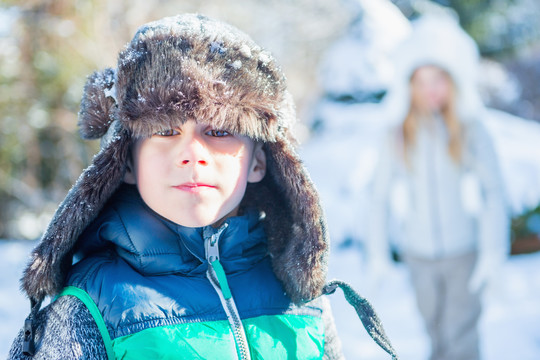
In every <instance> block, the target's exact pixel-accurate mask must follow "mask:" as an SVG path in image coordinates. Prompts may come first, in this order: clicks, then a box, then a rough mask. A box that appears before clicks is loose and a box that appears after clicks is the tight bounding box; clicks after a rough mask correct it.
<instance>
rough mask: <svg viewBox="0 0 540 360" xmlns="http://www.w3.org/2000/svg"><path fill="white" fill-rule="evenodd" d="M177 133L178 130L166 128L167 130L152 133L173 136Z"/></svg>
mask: <svg viewBox="0 0 540 360" xmlns="http://www.w3.org/2000/svg"><path fill="white" fill-rule="evenodd" d="M178 134H180V132H179V131H178V130H175V129H167V130H161V131H158V132H156V133H155V134H154V135H157V136H174V135H178Z"/></svg>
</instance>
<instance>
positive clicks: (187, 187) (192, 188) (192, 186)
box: [173, 182, 216, 193]
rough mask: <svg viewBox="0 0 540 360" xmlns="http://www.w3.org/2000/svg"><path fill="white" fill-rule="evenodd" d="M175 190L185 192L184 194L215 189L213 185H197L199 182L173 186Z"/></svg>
mask: <svg viewBox="0 0 540 360" xmlns="http://www.w3.org/2000/svg"><path fill="white" fill-rule="evenodd" d="M173 187H174V188H175V189H178V190H182V191H186V192H192V193H194V192H199V191H201V190H204V189H215V188H216V187H215V186H213V185H209V184H205V183H199V182H187V183H183V184H180V185H175V186H173Z"/></svg>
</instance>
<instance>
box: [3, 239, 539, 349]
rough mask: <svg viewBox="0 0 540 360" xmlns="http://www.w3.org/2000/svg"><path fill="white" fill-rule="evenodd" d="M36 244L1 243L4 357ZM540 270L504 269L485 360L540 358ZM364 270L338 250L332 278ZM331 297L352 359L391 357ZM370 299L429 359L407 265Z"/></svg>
mask: <svg viewBox="0 0 540 360" xmlns="http://www.w3.org/2000/svg"><path fill="white" fill-rule="evenodd" d="M33 245H34V244H33V243H31V242H28V241H25V242H16V241H0V273H1V274H2V277H1V280H0V323H1V324H2V326H0V356H2V354H7V352H8V351H9V347H10V344H11V342H12V340H13V338H14V337H15V336H16V334H17V332H18V331H19V329H20V328H21V326H22V324H23V321H24V318H25V317H26V315H27V312H28V310H29V303H28V301H27V300H26V299H25V297H24V296H23V295H22V294H21V293H20V292H19V285H18V280H19V278H20V275H21V271H22V269H23V268H24V265H25V263H26V259H27V256H28V254H29V253H30V250H31V248H32V246H33ZM539 268H540V253H536V254H531V255H519V256H512V257H511V258H510V260H509V261H508V263H507V264H506V265H505V267H504V272H503V274H504V279H503V280H502V281H501V283H500V284H497V285H498V286H497V287H496V289H493V291H491V292H489V293H488V294H487V296H486V297H485V301H484V302H485V311H484V316H483V318H482V322H481V334H482V350H483V353H484V357H483V359H484V360H508V359H519V360H537V359H540V306H539V304H540V272H539V271H538V269H539ZM361 269H362V256H361V251H360V250H359V249H358V248H356V247H355V246H349V247H342V248H340V247H337V246H336V247H334V249H333V251H332V255H331V257H330V274H329V276H330V278H339V279H342V280H345V281H347V282H349V283H350V284H352V285H353V286H354V287H355V288H356V289H358V290H360V291H361V290H362V288H363V286H362V285H363V279H364V277H363V276H362V270H361ZM330 299H331V302H332V306H333V308H334V315H335V318H336V325H337V328H338V331H339V334H340V336H341V339H342V342H343V347H344V350H345V354H346V357H347V359H366V360H378V359H385V360H386V359H389V356H388V355H387V354H386V353H385V352H384V351H383V350H382V349H380V348H379V347H378V346H377V345H376V344H375V343H374V342H373V340H371V338H369V336H368V335H367V333H366V331H365V330H364V328H363V327H362V324H361V322H360V320H358V318H357V316H356V313H355V312H354V310H353V308H352V307H351V306H350V305H349V304H347V302H346V301H345V299H344V297H343V294H342V293H341V291H340V290H338V291H337V292H336V293H335V294H333V295H331V298H330ZM369 300H370V301H371V303H372V304H373V306H374V307H375V309H376V310H377V312H378V314H379V316H380V318H381V319H382V321H383V325H384V327H385V330H386V333H387V335H388V336H389V337H390V340H391V341H392V343H393V345H394V348H395V349H396V351H397V352H398V355H399V356H400V359H401V360H409V359H410V360H422V359H426V358H427V354H428V351H429V348H428V346H429V345H428V343H427V339H426V335H425V333H424V329H423V326H422V323H421V321H420V318H419V315H418V313H417V310H416V307H415V302H414V301H415V300H414V295H413V292H412V289H411V287H410V284H409V279H408V276H407V272H406V270H405V269H404V268H403V266H401V265H399V264H398V265H396V267H395V269H394V271H393V273H392V274H391V275H390V276H389V278H388V282H387V283H385V284H384V286H382V287H381V289H380V291H379V292H377V294H374V295H373V297H370V298H369ZM4 356H5V355H4Z"/></svg>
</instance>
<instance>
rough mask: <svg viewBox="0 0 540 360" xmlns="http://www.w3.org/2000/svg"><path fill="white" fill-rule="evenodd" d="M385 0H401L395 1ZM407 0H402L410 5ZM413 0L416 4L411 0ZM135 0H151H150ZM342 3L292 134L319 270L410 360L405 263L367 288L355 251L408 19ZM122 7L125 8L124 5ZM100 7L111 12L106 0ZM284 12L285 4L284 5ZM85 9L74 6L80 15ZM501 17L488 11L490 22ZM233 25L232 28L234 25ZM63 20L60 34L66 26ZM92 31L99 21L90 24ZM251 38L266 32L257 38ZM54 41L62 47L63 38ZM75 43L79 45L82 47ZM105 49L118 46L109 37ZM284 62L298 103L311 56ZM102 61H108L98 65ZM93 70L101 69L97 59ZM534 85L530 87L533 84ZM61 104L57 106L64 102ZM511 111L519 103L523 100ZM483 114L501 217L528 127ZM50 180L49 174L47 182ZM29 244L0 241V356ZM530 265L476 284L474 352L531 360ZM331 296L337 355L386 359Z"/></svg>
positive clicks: (521, 177) (493, 82)
mask: <svg viewBox="0 0 540 360" xmlns="http://www.w3.org/2000/svg"><path fill="white" fill-rule="evenodd" d="M143 2H144V1H137V2H135V3H136V5H134V6H133V8H135V6H140V5H141V4H142V3H143ZM165 2H166V1H165ZM397 2H401V3H406V2H407V1H397ZM412 2H414V1H410V3H412ZM416 2H417V3H420V1H416ZM147 3H148V4H151V2H150V1H148V2H147ZM176 3H177V2H174V4H176ZM205 3H206V4H207V8H206V9H200V11H201V12H206V13H210V14H212V12H214V13H213V15H214V16H219V15H220V12H219V11H218V10H219V9H218V7H217V6H214V7H212V6H211V3H212V2H210V1H208V2H205ZM321 3H322V2H321ZM349 3H351V4H353V3H354V4H355V6H356V7H358V6H361V7H362V12H361V16H360V15H358V16H356V18H355V19H356V20H354V21H353V22H352V23H351V24H350V25H349V26H348V28H347V31H344V33H343V35H342V36H341V37H340V38H338V39H337V40H336V41H334V42H333V44H332V45H331V46H329V47H328V49H327V50H326V51H325V55H324V56H323V57H322V58H321V59H320V65H319V68H320V72H319V76H318V81H319V82H320V88H321V92H323V93H324V96H322V95H321V96H320V98H319V99H318V100H317V101H315V102H314V104H313V106H308V107H306V106H305V105H306V104H305V102H309V101H313V99H307V100H306V99H303V100H304V103H303V104H302V102H299V103H298V105H299V108H300V110H302V111H300V113H299V115H300V116H301V118H302V119H304V120H306V121H305V122H304V124H303V125H302V126H301V127H300V128H299V130H300V131H301V133H303V134H306V136H304V137H302V138H301V140H303V144H302V147H301V153H302V157H303V158H304V159H305V163H306V166H307V167H308V169H309V171H310V173H311V175H312V178H313V180H314V182H315V183H316V185H317V188H318V189H319V191H320V193H321V197H322V201H323V206H324V209H325V212H326V214H327V217H328V224H329V230H330V234H331V237H332V241H333V243H332V253H331V257H330V273H329V278H330V279H332V278H338V279H341V280H344V281H347V282H349V283H351V284H352V285H353V286H354V287H355V288H356V289H357V290H359V291H360V293H362V294H365V295H366V296H367V297H368V299H369V300H370V301H371V302H372V304H373V305H374V307H375V309H376V310H377V312H378V314H379V316H380V317H381V319H382V321H383V324H384V327H385V329H386V332H387V334H388V336H389V337H390V339H391V341H392V343H393V345H394V347H395V349H396V350H397V352H398V354H399V355H400V358H401V359H402V360H403V359H405V360H422V359H426V358H427V355H428V354H429V345H428V342H427V338H426V334H425V332H424V329H423V325H422V323H421V320H420V317H419V314H418V312H417V309H416V305H415V299H414V293H413V292H412V289H411V286H410V281H409V278H408V273H407V271H406V269H405V268H404V267H403V265H402V264H400V263H396V264H395V266H394V268H393V271H392V273H391V274H389V276H388V279H387V281H386V282H385V283H384V284H381V286H380V287H379V288H378V289H377V290H376V291H374V290H373V289H367V288H366V287H365V284H366V283H367V281H366V276H365V274H364V273H363V262H364V259H363V252H362V238H363V235H364V234H363V229H364V228H365V226H364V225H365V223H364V222H365V219H366V216H365V214H366V212H367V211H368V209H367V204H368V202H367V196H368V191H369V185H370V181H371V176H372V172H373V170H374V168H375V166H376V163H377V156H378V147H379V145H380V139H381V136H382V134H383V133H384V131H385V129H386V127H387V125H388V124H381V123H377V122H376V121H373V119H376V118H377V117H376V116H374V114H376V111H377V101H379V100H380V98H381V96H382V95H383V94H384V90H385V87H386V86H387V85H388V82H389V81H390V79H391V77H392V65H391V61H390V60H391V59H389V57H388V54H389V53H390V52H391V50H392V48H393V47H394V46H395V44H396V43H397V42H398V41H399V40H401V39H402V37H403V36H405V35H406V34H407V32H408V31H409V26H410V24H409V22H408V20H407V19H406V18H405V17H404V16H403V14H402V13H401V12H400V11H399V10H398V9H397V8H396V7H395V6H393V5H392V4H391V3H390V1H384V0H371V1H360V0H358V1H353V0H351V1H349ZM423 3H428V2H426V1H424V2H423ZM513 3H515V4H518V3H527V1H526V0H520V1H515V2H513ZM529 3H530V2H529ZM111 4H112V3H111ZM114 4H116V5H115V6H118V7H121V5H118V4H120V2H118V3H117V2H115V3H114ZM168 4H169V5H168V6H171V7H172V6H176V5H171V4H173V2H170V3H168ZM212 4H213V3H212ZM247 4H250V2H249V1H247V0H246V1H241V2H239V4H237V5H235V6H236V7H235V6H233V5H231V8H230V9H227V11H226V12H225V13H221V14H222V15H223V16H225V14H228V15H230V14H233V13H237V12H241V11H240V7H246V6H247ZM269 4H270V3H269ZM284 4H285V3H284ZM530 4H534V2H533V3H530ZM129 5H130V6H131V3H130V4H129ZM274 5H275V4H274V3H272V4H270V5H267V6H266V7H262V8H261V7H259V8H249V9H248V8H247V7H246V9H248V10H249V11H251V10H253V11H260V12H263V13H264V14H269V11H270V9H271V10H272V13H271V14H270V15H271V16H270V15H269V16H268V17H269V18H271V17H275V19H282V15H281V13H280V12H279V11H278V10H277V7H276V6H274ZM81 6H82V5H81ZM111 6H112V5H111ZM147 6H150V5H147ZM249 6H251V5H249ZM283 6H285V5H283ZM325 6H326V5H325ZM353 7H354V6H353ZM321 8H323V9H324V10H325V11H322V12H323V13H327V11H326V8H325V7H320V8H319V10H320V9H321ZM524 9H525V8H524ZM527 9H529V8H527ZM57 10H58V9H57ZM86 10H91V9H86ZM109 10H110V11H112V12H116V10H115V7H114V6H113V7H112V8H110V9H109ZM196 10H197V9H196ZM248 10H246V11H248ZM287 10H290V9H288V8H287ZM167 11H169V13H173V12H174V11H173V10H167ZM184 11H185V10H184ZM192 11H193V10H192ZM216 11H217V12H216ZM87 12H88V11H84V12H83V13H84V14H87ZM117 12H118V14H120V13H122V12H121V11H117ZM176 12H179V11H178V10H177V11H176ZM142 13H143V12H141V14H142ZM0 14H2V13H1V12H0ZM122 14H123V13H122ZM522 14H525V15H527V14H529V15H530V14H533V12H531V11H523V12H522ZM127 15H128V16H127V18H128V19H131V20H130V21H132V22H134V23H135V22H137V23H141V22H142V20H141V19H140V16H141V15H140V14H139V16H138V17H137V16H135V15H136V14H134V13H133V12H131V13H130V14H127ZM316 15H317V14H316V13H314V14H310V13H306V15H305V19H303V18H302V19H300V21H303V22H304V23H303V25H304V26H300V27H299V29H300V28H301V29H303V31H304V33H298V29H297V28H294V29H293V30H294V32H295V33H297V34H298V37H297V39H299V38H301V37H302V36H304V37H306V36H312V37H313V38H312V39H311V40H310V42H309V43H310V44H311V45H312V47H311V48H309V49H307V50H306V49H302V48H301V47H300V46H299V43H298V42H294V41H293V42H292V44H293V46H294V50H295V51H298V52H304V53H306V54H308V56H306V58H309V61H311V62H315V61H318V60H319V59H317V58H315V57H313V56H311V54H313V53H314V52H315V51H319V50H320V49H318V48H317V47H316V46H315V45H317V44H320V43H321V42H320V39H322V38H323V35H322V34H318V33H317V32H316V31H314V29H315V30H317V29H319V31H322V29H325V28H328V27H330V26H333V25H328V24H327V26H326V27H325V26H321V25H320V24H319V23H318V22H317V21H315V20H316V19H317V16H316ZM518 15H519V12H516V11H514V12H513V17H512V19H514V20H515V21H514V20H512V21H514V22H515V23H516V24H520V23H522V24H525V23H526V22H525V21H521V20H520V18H519V16H518ZM529 17H530V16H529ZM8 18H9V19H11V18H12V17H10V16H8V17H5V16H4V19H3V18H0V23H2V24H4V25H5V24H7V22H5V21H4V20H6V19H8ZM84 18H85V19H91V18H92V17H88V16H84ZM244 18H246V17H244ZM509 18H510V17H507V18H505V19H506V20H507V19H509ZM310 19H311V20H310ZM332 19H333V21H334V23H333V24H335V23H338V22H339V19H340V18H337V17H330V16H327V21H330V20H332ZM505 19H499V21H503V20H505ZM289 20H290V21H289V25H288V26H289V27H292V24H296V23H294V22H293V20H297V19H296V17H294V16H293V15H291V17H290V19H289ZM70 21H71V20H70ZM269 21H270V22H271V23H272V24H273V26H274V28H268V27H266V25H265V24H266V23H264V22H261V23H260V26H259V28H260V29H259V28H255V30H256V31H257V30H260V32H259V35H258V36H259V37H258V38H259V39H262V42H263V43H265V45H266V46H268V47H269V48H270V49H271V50H273V51H274V52H275V53H276V54H277V56H278V58H280V57H281V58H284V54H286V53H290V49H289V48H285V47H283V48H280V47H279V46H278V45H275V43H276V44H277V43H279V44H282V43H284V41H283V39H289V38H290V37H289V36H288V33H287V32H286V31H285V32H284V31H283V30H282V29H280V28H279V27H280V25H279V22H278V21H271V19H270V20H269ZM310 21H311V22H310ZM61 24H62V26H63V27H61V28H58V29H59V30H58V31H60V30H61V29H63V30H62V32H63V34H64V35H63V36H67V35H66V34H65V28H66V27H68V26H67V25H69V23H68V20H65V21H63V22H61ZM309 24H311V25H309ZM72 25H73V24H72ZM237 25H242V23H241V22H240V23H239V24H237ZM308 25H309V26H308ZM6 26H7V25H6ZM73 26H74V25H73ZM73 26H72V28H71V31H75V28H74V27H73ZM100 26H101V24H100ZM246 27H247V26H246ZM68 28H69V27H68ZM95 29H98V30H99V29H106V28H104V27H95ZM280 30H281V31H280ZM289 30H290V29H289ZM96 31H97V30H96ZM260 34H266V35H265V37H264V36H263V37H261V36H262V35H260ZM103 36H104V35H103ZM317 36H318V37H317ZM325 36H326V35H325ZM66 43H68V44H69V42H66ZM77 44H78V46H79V47H82V46H83V45H79V43H77ZM88 46H89V48H91V49H92V50H91V53H96V54H99V55H100V56H101V55H102V51H95V46H97V45H96V44H92V43H90V44H89V45H88ZM79 47H78V48H79ZM114 48H115V49H116V48H118V46H116V45H115V46H114ZM3 49H4V51H7V50H5V49H9V48H8V47H3ZM109 50H110V49H107V51H106V52H107V53H108V54H109V53H110V54H109V55H111V54H112V53H113V51H112V50H111V51H109ZM70 51H71V50H70ZM103 52H105V51H103ZM0 53H1V50H0ZM70 54H71V53H70ZM0 55H1V54H0ZM70 56H71V55H70ZM291 57H292V58H294V59H296V60H297V59H298V58H299V57H298V54H295V55H294V56H291ZM14 59H15V58H14ZM39 59H41V60H43V61H45V60H47V61H49V63H50V61H52V59H51V58H48V57H47V56H45V55H44V54H41V57H40V58H38V60H39ZM289 60H290V59H289ZM296 63H298V65H297V68H292V67H290V66H289V67H287V66H285V69H289V70H288V72H287V75H288V76H289V77H290V80H292V81H291V82H290V83H292V84H293V87H292V92H293V95H296V98H297V100H298V99H299V98H301V97H299V96H298V95H297V94H298V93H302V92H305V91H307V88H311V87H312V88H315V85H314V84H313V83H309V82H306V81H305V79H304V78H301V79H297V78H296V77H297V76H298V75H297V74H298V73H299V72H298V71H296V70H299V68H301V67H305V66H306V64H308V65H309V64H311V63H302V62H298V61H296ZM47 64H48V63H47ZM107 65H110V64H109V63H107ZM286 65H287V64H286ZM92 66H94V64H92ZM95 67H96V68H99V67H103V66H102V65H101V64H100V65H99V66H95ZM483 71H484V72H485V74H484V75H485V76H484V79H486V80H485V84H484V85H485V89H486V98H490V99H499V100H501V99H502V100H504V101H505V102H506V103H508V104H510V103H511V104H521V103H520V102H519V101H520V99H521V98H522V93H521V89H520V88H519V86H518V85H516V82H515V79H512V78H511V77H508V76H506V74H505V73H504V72H502V71H501V69H500V67H498V66H497V65H494V64H493V63H486V65H485V66H484V67H483ZM84 73H85V74H87V73H88V71H86V70H85V71H84ZM73 76H75V75H73ZM310 78H314V77H313V76H312V77H310ZM81 79H83V78H80V79H79V80H77V81H79V82H77V81H73V80H72V82H73V86H72V87H73V88H76V89H78V90H77V91H80V89H82V85H81V84H80V81H82V80H81ZM298 83H301V84H304V87H299V86H298V85H294V84H298ZM534 86H536V87H537V84H534ZM69 94H71V95H72V98H73V99H75V100H73V103H74V104H75V103H76V102H77V101H78V99H79V98H80V97H79V94H78V93H76V92H74V91H72V90H69V91H68V92H67V95H69ZM74 94H75V95H74ZM67 95H65V96H64V97H66V96H67ZM71 95H70V96H71ZM63 106H64V107H66V106H65V104H64V105H63ZM531 106H532V105H531ZM518 107H519V108H520V109H527V107H526V106H521V105H520V106H518ZM22 108H26V107H22ZM34 110H35V109H34ZM75 112H76V111H75ZM43 113H44V111H41V112H39V111H37V112H36V111H33V112H32V113H31V114H30V113H29V115H28V116H29V117H28V118H29V119H30V120H31V121H30V123H32V124H33V123H35V121H34V122H32V121H33V120H32V119H33V117H32V116H33V115H32V114H34V115H35V114H38V115H39V114H41V115H43ZM489 114H490V116H489V118H487V119H486V120H485V121H486V126H487V127H488V129H489V131H490V133H491V134H492V136H493V138H494V143H495V146H496V151H497V153H498V155H499V158H500V161H501V164H500V165H501V169H502V171H503V177H504V180H505V185H506V193H507V195H508V200H509V202H510V204H511V210H512V213H513V214H514V215H517V214H520V213H521V212H523V211H525V210H528V209H531V208H534V207H535V206H536V205H537V204H538V203H540V124H539V123H538V122H533V121H530V120H526V119H522V118H519V117H516V116H512V115H509V114H508V113H504V112H501V111H496V110H490V112H489ZM30 115H32V116H30ZM72 115H73V116H74V114H72ZM14 119H15V117H14ZM36 121H37V120H36ZM49 121H52V120H49ZM64 121H65V122H66V123H68V122H69V123H70V124H75V123H76V121H75V120H73V119H69V121H68V120H64ZM40 124H42V123H40ZM32 126H34V125H32ZM43 126H45V125H43ZM72 126H74V125H72ZM308 130H311V135H310V136H307V134H308V133H309V131H308ZM68 132H69V136H70V137H72V136H73V133H74V132H75V129H73V128H71V129H69V131H68ZM69 144H70V143H68V145H69ZM68 145H66V148H69V149H70V152H71V153H74V152H73V151H71V150H72V147H71V145H69V146H68ZM66 168H68V167H67V166H66ZM69 168H70V169H71V168H74V169H75V170H76V171H75V170H74V173H76V175H78V173H79V172H80V169H79V165H76V166H73V165H72V166H71V167H69ZM17 181H19V179H17ZM57 183H60V182H58V181H57ZM16 184H19V182H17V183H16ZM19 189H20V187H19ZM23 189H24V188H23ZM32 193H35V189H31V188H28V193H24V192H23V193H22V194H23V195H24V196H19V197H21V198H24V199H26V198H30V200H32V198H31V197H30V195H29V194H32ZM29 203H31V204H30V205H32V206H31V208H41V209H42V208H44V206H38V205H35V203H34V202H32V201H29ZM52 210H53V209H52ZM52 210H51V209H47V212H46V213H44V214H37V215H35V216H30V217H25V216H18V217H17V219H18V220H17V221H18V222H17V224H19V225H20V226H19V227H20V228H21V229H27V230H28V229H30V230H32V231H30V232H29V235H28V237H33V236H35V231H40V229H43V227H44V224H45V223H46V221H48V219H49V218H50V215H51V211H52ZM535 224H536V225H535ZM535 224H532V227H535V226H536V229H537V232H539V233H540V220H539V221H537V222H536V223H535ZM35 229H37V230H35ZM21 234H23V233H21ZM23 235H24V234H23ZM34 245H35V242H32V241H7V240H3V241H0V274H1V275H0V324H1V326H0V357H1V356H3V355H4V354H7V351H8V349H9V346H10V344H11V342H12V340H13V338H14V337H15V335H16V334H17V332H18V331H19V329H20V328H21V326H22V324H23V321H24V318H25V316H26V315H27V313H28V311H29V302H28V301H27V300H26V299H25V298H24V296H23V295H22V294H21V293H20V292H19V288H18V280H19V278H20V276H21V273H22V270H23V268H24V265H25V263H26V259H27V256H28V254H29V253H30V250H31V248H32V247H33V246H34ZM538 269H540V253H534V254H529V255H517V256H512V257H510V258H509V260H508V262H507V263H506V264H505V265H504V268H503V269H502V271H501V277H500V279H499V280H498V281H497V283H493V284H491V285H492V286H491V287H490V288H489V289H488V291H487V292H486V294H485V297H484V299H483V301H484V313H483V316H482V320H481V324H480V330H481V335H482V339H481V341H482V343H481V346H482V352H483V360H507V359H519V360H533V359H534V360H538V359H540V306H539V304H540V271H538ZM331 301H332V305H333V307H334V313H335V317H336V323H337V328H338V331H339V333H340V336H341V338H342V342H343V348H344V350H345V355H346V357H347V358H348V359H373V360H376V359H388V356H387V355H386V354H385V353H384V351H383V350H381V349H380V348H379V347H378V346H377V345H376V344H375V343H374V342H373V341H372V340H371V338H369V336H368V335H367V333H366V332H365V330H364V329H363V327H362V325H361V322H360V320H358V319H357V315H356V314H355V312H354V310H353V308H352V307H351V306H349V305H348V304H347V303H346V301H345V300H344V297H343V295H342V293H341V291H340V290H338V291H337V292H336V293H335V294H334V295H332V296H331Z"/></svg>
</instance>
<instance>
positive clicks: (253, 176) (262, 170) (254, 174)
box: [247, 142, 266, 183]
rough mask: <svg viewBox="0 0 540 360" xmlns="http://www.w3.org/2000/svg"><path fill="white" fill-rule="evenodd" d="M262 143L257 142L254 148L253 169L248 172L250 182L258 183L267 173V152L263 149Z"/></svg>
mask: <svg viewBox="0 0 540 360" xmlns="http://www.w3.org/2000/svg"><path fill="white" fill-rule="evenodd" d="M262 147H263V144H262V143H259V142H257V143H255V149H254V150H253V160H252V161H251V169H250V170H249V174H248V179H247V180H248V182H249V183H256V182H259V181H261V180H262V179H263V178H264V175H265V174H266V154H265V152H264V150H263V148H262Z"/></svg>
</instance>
